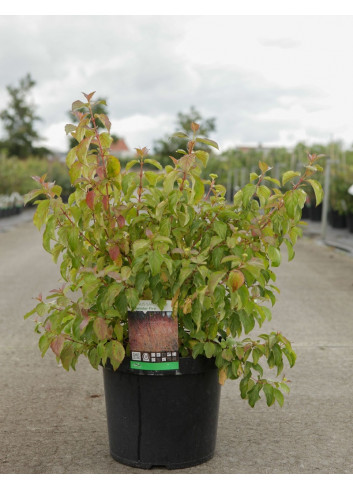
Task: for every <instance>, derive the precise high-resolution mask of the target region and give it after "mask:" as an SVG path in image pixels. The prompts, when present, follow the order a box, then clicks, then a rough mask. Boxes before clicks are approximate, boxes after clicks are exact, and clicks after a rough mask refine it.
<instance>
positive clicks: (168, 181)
mask: <svg viewBox="0 0 353 489" xmlns="http://www.w3.org/2000/svg"><path fill="white" fill-rule="evenodd" d="M177 178H178V170H172V171H171V172H170V173H168V175H167V176H166V177H165V179H164V182H163V188H164V191H165V193H166V194H170V193H171V192H172V190H173V187H174V182H175V180H176V179H177Z"/></svg>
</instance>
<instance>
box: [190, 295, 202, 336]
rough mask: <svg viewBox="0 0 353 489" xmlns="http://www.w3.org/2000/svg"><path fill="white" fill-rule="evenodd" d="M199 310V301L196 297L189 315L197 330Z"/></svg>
mask: <svg viewBox="0 0 353 489" xmlns="http://www.w3.org/2000/svg"><path fill="white" fill-rule="evenodd" d="M201 311H202V308H201V303H200V301H199V300H198V299H196V301H194V302H193V304H192V308H191V317H192V319H193V320H194V322H195V324H196V326H197V330H199V329H200V327H201Z"/></svg>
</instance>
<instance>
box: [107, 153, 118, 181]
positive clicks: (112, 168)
mask: <svg viewBox="0 0 353 489" xmlns="http://www.w3.org/2000/svg"><path fill="white" fill-rule="evenodd" d="M107 172H108V177H109V178H115V177H117V176H118V175H119V173H120V161H119V160H118V158H116V157H115V156H108V163H107Z"/></svg>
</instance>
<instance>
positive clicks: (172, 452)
mask: <svg viewBox="0 0 353 489" xmlns="http://www.w3.org/2000/svg"><path fill="white" fill-rule="evenodd" d="M103 377H104V389H105V399H106V408H107V421H108V434H109V445H110V453H111V455H112V457H113V458H114V459H115V460H117V461H118V462H121V463H123V464H126V465H130V466H133V467H139V468H143V469H149V468H151V467H153V466H165V467H166V468H168V469H180V468H185V467H190V466H193V465H198V464H200V463H203V462H206V461H207V460H209V459H211V458H212V457H213V455H214V451H215V445H216V436H217V424H218V409H219V401H220V391H221V386H220V384H219V382H218V369H217V368H216V366H215V364H214V361H213V359H210V360H208V359H206V358H205V357H198V358H196V359H193V358H180V366H179V370H176V371H159V372H151V371H148V370H133V369H131V368H130V359H129V358H126V359H125V360H124V361H123V363H122V364H121V365H120V367H119V368H118V370H116V371H115V372H114V371H113V369H112V368H111V367H110V366H109V365H106V367H104V368H103Z"/></svg>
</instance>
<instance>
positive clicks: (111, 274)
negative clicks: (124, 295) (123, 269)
mask: <svg viewBox="0 0 353 489" xmlns="http://www.w3.org/2000/svg"><path fill="white" fill-rule="evenodd" d="M107 275H108V277H111V278H113V279H114V280H116V281H117V282H121V281H122V276H121V275H120V273H118V272H108V273H107Z"/></svg>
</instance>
